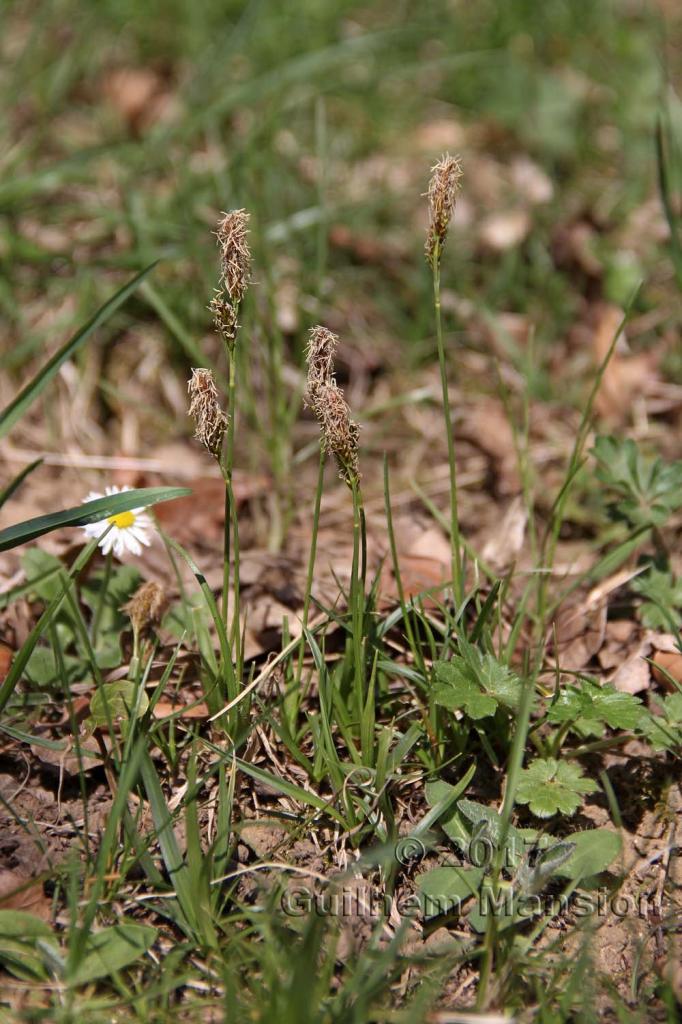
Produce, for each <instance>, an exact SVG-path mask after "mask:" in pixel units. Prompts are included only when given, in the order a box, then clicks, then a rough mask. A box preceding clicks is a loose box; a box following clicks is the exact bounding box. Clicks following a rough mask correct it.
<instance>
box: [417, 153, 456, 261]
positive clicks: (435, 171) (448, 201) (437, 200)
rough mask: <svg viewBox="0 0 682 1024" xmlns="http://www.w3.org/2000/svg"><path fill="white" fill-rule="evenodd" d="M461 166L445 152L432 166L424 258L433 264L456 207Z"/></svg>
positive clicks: (437, 259) (441, 247) (439, 253)
mask: <svg viewBox="0 0 682 1024" xmlns="http://www.w3.org/2000/svg"><path fill="white" fill-rule="evenodd" d="M461 177H462V166H461V164H460V162H459V158H458V157H456V156H450V154H449V153H446V154H445V156H443V157H441V159H440V160H439V161H438V163H437V164H435V165H434V166H433V167H432V168H431V180H430V181H429V191H428V192H427V193H426V195H427V197H428V201H429V230H428V233H427V236H426V245H425V251H426V258H427V260H428V262H429V263H430V264H431V266H432V267H433V266H434V265H435V264H436V263H438V262H440V256H441V252H442V250H443V246H444V245H445V239H446V237H447V233H448V226H449V224H450V218H451V217H452V214H453V212H454V209H455V203H456V201H457V192H458V191H459V187H460V185H459V182H460V178H461Z"/></svg>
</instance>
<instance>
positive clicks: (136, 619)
mask: <svg viewBox="0 0 682 1024" xmlns="http://www.w3.org/2000/svg"><path fill="white" fill-rule="evenodd" d="M167 603H168V602H167V599H166V592H165V591H164V589H163V587H162V586H160V585H159V584H158V583H154V581H153V580H150V581H149V582H148V583H143V584H142V586H141V587H139V589H138V590H136V591H135V593H134V594H133V596H132V597H131V599H130V600H129V601H128V602H127V604H124V605H123V609H122V610H123V611H124V612H126V614H127V615H128V617H129V618H130V621H131V623H132V626H133V630H134V632H135V633H137V634H139V633H141V632H142V631H143V630H144V629H147V627H148V626H152V625H154V623H157V622H160V621H161V617H162V615H163V613H164V611H165V609H166V605H167Z"/></svg>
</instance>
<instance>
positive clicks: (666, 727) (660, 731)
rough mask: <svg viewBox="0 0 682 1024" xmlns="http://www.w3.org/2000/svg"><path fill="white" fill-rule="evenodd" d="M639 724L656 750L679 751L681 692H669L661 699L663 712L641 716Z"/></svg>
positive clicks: (681, 744) (681, 732)
mask: <svg viewBox="0 0 682 1024" xmlns="http://www.w3.org/2000/svg"><path fill="white" fill-rule="evenodd" d="M640 725H641V727H642V731H643V732H644V734H645V735H646V737H647V739H648V740H649V742H650V743H651V745H652V746H653V747H655V749H656V750H672V751H679V750H680V748H682V693H671V694H670V695H669V696H668V697H666V698H665V700H664V701H663V714H662V715H649V716H648V717H643V719H642V720H641V722H640Z"/></svg>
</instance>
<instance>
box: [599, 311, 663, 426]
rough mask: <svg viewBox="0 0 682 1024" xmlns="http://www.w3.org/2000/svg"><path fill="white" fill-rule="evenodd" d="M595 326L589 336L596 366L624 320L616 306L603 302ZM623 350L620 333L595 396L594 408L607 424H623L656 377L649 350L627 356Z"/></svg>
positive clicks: (622, 338)
mask: <svg viewBox="0 0 682 1024" xmlns="http://www.w3.org/2000/svg"><path fill="white" fill-rule="evenodd" d="M596 317H597V320H596V325H595V329H594V334H593V336H592V345H593V352H594V362H595V366H597V367H599V366H601V365H602V363H603V362H604V359H605V358H606V356H607V354H608V351H609V348H610V347H611V345H612V344H613V339H614V336H615V335H616V332H617V331H618V328H619V327H620V325H621V323H622V320H623V310H622V309H620V308H619V307H618V306H612V305H603V306H600V307H599V308H598V309H597V310H596ZM623 349H625V351H627V348H626V346H625V338H624V335H623V334H622V333H621V334H620V335H619V340H618V342H617V344H616V348H615V350H614V352H613V354H612V356H611V359H610V360H609V363H608V365H607V367H606V369H605V371H604V375H603V377H602V380H601V384H600V386H599V391H598V392H597V396H596V398H595V402H594V407H595V409H596V411H597V413H598V414H599V415H600V416H601V417H602V419H604V420H606V421H608V422H609V423H615V424H622V423H625V422H626V420H627V419H628V418H629V416H630V413H631V406H632V401H633V399H634V398H635V396H636V395H638V394H642V393H643V392H644V391H645V390H646V388H647V385H648V384H649V383H650V382H651V380H652V379H653V377H654V376H655V364H654V359H655V355H654V354H653V353H651V352H647V353H643V354H642V355H634V356H628V355H625V354H624V352H623Z"/></svg>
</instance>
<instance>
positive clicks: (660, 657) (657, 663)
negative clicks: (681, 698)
mask: <svg viewBox="0 0 682 1024" xmlns="http://www.w3.org/2000/svg"><path fill="white" fill-rule="evenodd" d="M653 662H654V666H653V672H654V679H655V680H656V682H658V683H661V684H662V685H663V686H664V687H665V688H666V689H667V690H671V691H673V692H676V691H675V687H674V686H673V684H672V683H671V682H670V679H669V678H668V676H672V678H673V679H674V680H675V681H676V682H678V683H680V684H682V654H680V652H679V651H656V653H655V654H654V657H653Z"/></svg>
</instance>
